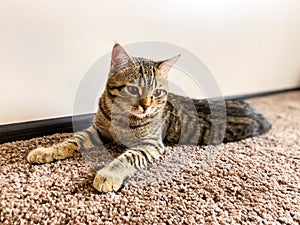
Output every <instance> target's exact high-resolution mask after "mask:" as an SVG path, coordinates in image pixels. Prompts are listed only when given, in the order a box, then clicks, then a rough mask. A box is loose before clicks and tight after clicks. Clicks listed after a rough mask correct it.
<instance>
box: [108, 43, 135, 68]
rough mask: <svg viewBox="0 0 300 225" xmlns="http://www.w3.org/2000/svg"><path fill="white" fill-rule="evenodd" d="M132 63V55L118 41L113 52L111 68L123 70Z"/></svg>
mask: <svg viewBox="0 0 300 225" xmlns="http://www.w3.org/2000/svg"><path fill="white" fill-rule="evenodd" d="M131 64H132V59H131V58H130V56H129V55H128V54H127V52H126V51H125V49H124V48H123V47H122V46H121V45H120V44H118V43H116V44H115V45H114V47H113V49H112V54H111V69H112V70H121V69H124V68H125V67H127V66H128V65H131Z"/></svg>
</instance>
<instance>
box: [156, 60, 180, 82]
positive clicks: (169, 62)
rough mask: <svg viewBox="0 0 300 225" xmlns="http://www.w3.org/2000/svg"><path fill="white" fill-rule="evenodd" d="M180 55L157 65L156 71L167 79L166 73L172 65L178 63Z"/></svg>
mask: <svg viewBox="0 0 300 225" xmlns="http://www.w3.org/2000/svg"><path fill="white" fill-rule="evenodd" d="M179 57H180V55H176V56H174V57H173V58H171V59H167V60H164V61H161V62H159V63H158V69H160V71H161V72H162V74H163V75H164V76H166V77H168V73H169V71H170V69H171V68H172V67H173V65H174V64H175V63H176V62H177V61H178V59H179Z"/></svg>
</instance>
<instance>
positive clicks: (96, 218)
mask: <svg viewBox="0 0 300 225" xmlns="http://www.w3.org/2000/svg"><path fill="white" fill-rule="evenodd" d="M249 102H251V103H252V104H254V105H255V106H256V107H257V108H259V109H261V110H263V111H264V112H265V113H266V114H267V115H268V117H269V118H270V120H271V121H272V123H273V128H272V130H271V131H270V132H268V133H267V134H265V135H263V136H260V137H256V138H250V139H246V140H243V141H240V142H236V143H228V144H225V145H220V146H217V147H215V148H208V147H199V146H198V147H191V146H181V147H168V148H167V152H168V154H169V155H170V154H171V153H172V154H173V155H174V157H173V159H174V160H175V161H176V159H177V161H178V159H179V161H180V159H181V158H180V157H183V158H185V159H187V158H188V159H189V160H182V161H183V163H182V164H181V166H178V165H179V164H180V163H179V164H178V162H177V164H176V162H175V164H174V169H173V167H172V164H170V163H165V164H164V161H163V162H161V164H159V165H156V166H154V168H153V169H152V170H153V171H156V172H157V171H158V173H159V174H163V172H162V173H161V172H160V170H165V171H167V170H168V171H169V172H168V173H166V174H168V175H166V176H162V177H163V179H158V180H155V179H153V176H152V178H151V174H150V172H149V171H145V172H144V173H143V172H142V173H139V174H137V175H136V177H135V179H133V180H130V181H129V182H128V184H127V185H126V186H125V188H123V189H122V190H121V191H120V192H118V193H108V194H99V193H97V192H96V191H95V190H94V189H93V188H92V181H93V176H94V172H93V170H92V169H91V168H90V167H89V166H88V164H87V163H86V161H85V159H84V157H82V156H81V155H80V154H77V155H76V156H75V157H74V158H71V159H67V160H64V161H58V162H55V163H51V164H46V165H30V164H28V163H27V162H26V161H25V156H26V154H27V153H28V152H29V151H30V150H31V149H33V148H35V147H37V146H39V145H43V146H49V145H50V144H52V143H56V142H58V141H62V140H63V139H64V138H66V137H68V136H70V134H56V135H52V136H47V137H43V138H36V139H31V140H28V141H19V142H13V143H6V144H2V145H0V169H1V174H0V198H1V207H0V224H204V223H206V224H234V223H237V224H258V223H261V224H299V223H300V92H299V91H298V92H290V93H286V94H280V95H273V96H268V97H262V98H257V99H252V100H249ZM207 152H209V153H210V154H208V153H207ZM186 156H189V157H190V158H189V157H186ZM176 157H177V158H176ZM205 163H206V164H207V166H206V167H203V165H204V164H205ZM161 165H163V166H161ZM202 168H204V169H202ZM150 171H151V170H150ZM170 171H171V172H170ZM148 177H149V179H150V180H149V179H148ZM146 178H147V179H146ZM151 179H152V180H151ZM139 180H141V182H138V181H139ZM143 181H144V183H143Z"/></svg>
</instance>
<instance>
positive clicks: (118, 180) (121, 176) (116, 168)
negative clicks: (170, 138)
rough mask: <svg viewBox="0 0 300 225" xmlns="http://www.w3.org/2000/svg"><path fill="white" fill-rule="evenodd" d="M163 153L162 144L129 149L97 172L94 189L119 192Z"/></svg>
mask: <svg viewBox="0 0 300 225" xmlns="http://www.w3.org/2000/svg"><path fill="white" fill-rule="evenodd" d="M163 151H164V146H163V144H162V143H156V144H151V145H150V144H148V145H147V144H144V145H140V146H138V147H135V148H131V149H128V150H127V151H126V152H124V153H123V154H122V155H120V156H119V157H118V158H116V159H114V160H113V161H112V162H111V163H109V164H108V165H106V166H104V167H103V168H102V169H101V170H99V171H98V172H97V174H96V176H95V179H94V182H93V186H94V188H95V189H96V190H98V191H99V192H110V191H118V190H119V189H120V188H121V187H122V186H123V184H124V182H125V180H126V179H127V178H129V177H130V176H132V175H133V174H134V173H135V172H136V171H137V170H139V169H143V168H146V167H148V166H149V165H151V164H152V162H153V161H154V160H155V159H158V158H159V157H160V156H161V155H162V153H163Z"/></svg>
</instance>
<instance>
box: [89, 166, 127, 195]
mask: <svg viewBox="0 0 300 225" xmlns="http://www.w3.org/2000/svg"><path fill="white" fill-rule="evenodd" d="M122 185H123V180H122V179H120V178H119V177H117V176H116V175H113V174H110V173H109V172H105V171H101V170H100V171H99V172H98V173H97V174H96V176H95V179H94V183H93V187H94V188H95V189H96V190H97V191H99V192H111V191H118V190H120V189H121V187H122Z"/></svg>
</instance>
